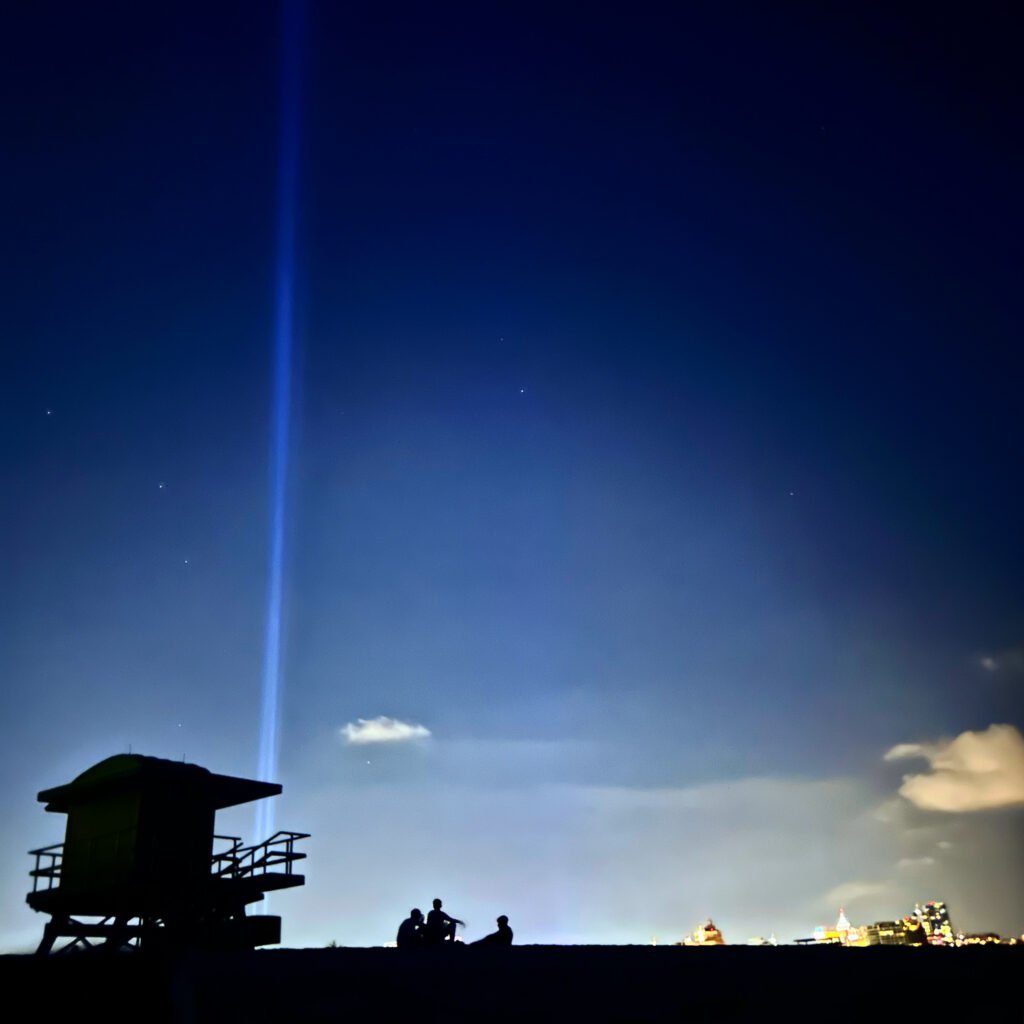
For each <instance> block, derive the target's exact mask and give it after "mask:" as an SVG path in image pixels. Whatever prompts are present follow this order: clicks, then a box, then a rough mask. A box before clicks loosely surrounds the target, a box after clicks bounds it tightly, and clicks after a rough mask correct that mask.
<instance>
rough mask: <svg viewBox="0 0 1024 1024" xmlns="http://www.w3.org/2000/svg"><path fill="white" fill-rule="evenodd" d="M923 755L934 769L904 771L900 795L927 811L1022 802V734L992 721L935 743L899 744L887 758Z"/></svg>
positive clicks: (1023, 800)
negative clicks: (973, 730)
mask: <svg viewBox="0 0 1024 1024" xmlns="http://www.w3.org/2000/svg"><path fill="white" fill-rule="evenodd" d="M911 757H914V758H922V759H923V760H925V761H927V762H928V764H929V767H930V769H931V770H930V771H929V772H927V773H925V774H921V775H905V776H904V777H903V785H902V786H900V790H899V791H900V795H901V796H904V797H905V798H906V799H907V800H909V801H910V802H911V803H912V804H914V805H916V806H917V807H920V808H922V809H924V810H929V811H948V812H957V811H978V810H985V809H989V808H994V807H1010V806H1012V805H1014V804H1022V803H1024V736H1021V734H1020V732H1019V731H1018V730H1017V729H1016V728H1015V727H1014V726H1012V725H990V726H989V727H988V728H987V729H985V730H983V731H981V732H962V733H960V735H959V736H957V737H956V738H955V739H952V740H941V741H939V742H937V743H900V744H898V745H897V746H895V747H893V748H892V749H891V750H889V751H888V752H887V753H886V754H885V760H887V761H896V760H901V759H904V758H911Z"/></svg>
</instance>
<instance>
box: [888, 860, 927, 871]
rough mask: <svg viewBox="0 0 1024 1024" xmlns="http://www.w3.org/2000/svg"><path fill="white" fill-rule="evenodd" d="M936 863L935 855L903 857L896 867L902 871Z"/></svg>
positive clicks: (914, 869)
mask: <svg viewBox="0 0 1024 1024" xmlns="http://www.w3.org/2000/svg"><path fill="white" fill-rule="evenodd" d="M934 863H935V858H934V857H903V858H901V859H900V860H899V862H898V863H897V864H896V867H898V868H899V869H900V870H901V871H916V870H917V869H918V868H930V867H932V865H934Z"/></svg>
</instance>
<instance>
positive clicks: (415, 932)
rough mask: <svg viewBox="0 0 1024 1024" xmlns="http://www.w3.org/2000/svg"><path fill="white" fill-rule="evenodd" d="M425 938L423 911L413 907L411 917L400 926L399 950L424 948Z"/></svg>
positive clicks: (410, 912)
mask: <svg viewBox="0 0 1024 1024" xmlns="http://www.w3.org/2000/svg"><path fill="white" fill-rule="evenodd" d="M425 938H426V933H425V931H424V925H423V911H422V910H420V909H418V908H417V907H413V909H412V910H410V911H409V916H408V917H407V918H406V919H405V920H404V921H403V922H402V923H401V924H400V925H399V926H398V948H399V949H414V948H415V947H417V946H422V945H423V944H424V940H425Z"/></svg>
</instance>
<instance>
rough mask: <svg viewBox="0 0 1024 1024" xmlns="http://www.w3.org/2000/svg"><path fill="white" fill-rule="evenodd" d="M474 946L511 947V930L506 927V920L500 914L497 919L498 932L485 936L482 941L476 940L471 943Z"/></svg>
mask: <svg viewBox="0 0 1024 1024" xmlns="http://www.w3.org/2000/svg"><path fill="white" fill-rule="evenodd" d="M473 945H474V946H511V945H512V929H511V928H509V926H508V918H507V917H506V916H505V915H504V914H502V915H501V917H499V918H498V930H497V931H496V932H491V934H490V935H485V936H484V937H483V938H482V939H477V940H476V942H474V943H473Z"/></svg>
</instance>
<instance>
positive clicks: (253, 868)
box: [214, 832, 309, 878]
mask: <svg viewBox="0 0 1024 1024" xmlns="http://www.w3.org/2000/svg"><path fill="white" fill-rule="evenodd" d="M220 838H225V839H233V838H234V837H233V836H224V837H220ZM308 838H309V833H308V832H275V833H274V834H273V835H272V836H271V837H270V838H269V839H265V840H264V841H263V842H262V843H257V844H256V845H255V846H242V845H241V840H238V841H237V844H236V845H232V846H231V847H230V848H229V849H228V850H227V851H225V852H224V853H221V854H215V855H214V864H215V868H214V874H217V875H219V876H220V877H227V878H253V877H258V876H260V875H266V874H268V873H270V872H278V873H281V874H285V875H290V874H292V868H293V865H294V864H295V862H296V861H297V860H303V859H304V858H305V856H306V855H305V854H304V853H297V852H296V850H295V843H296V842H298V840H300V839H308Z"/></svg>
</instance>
